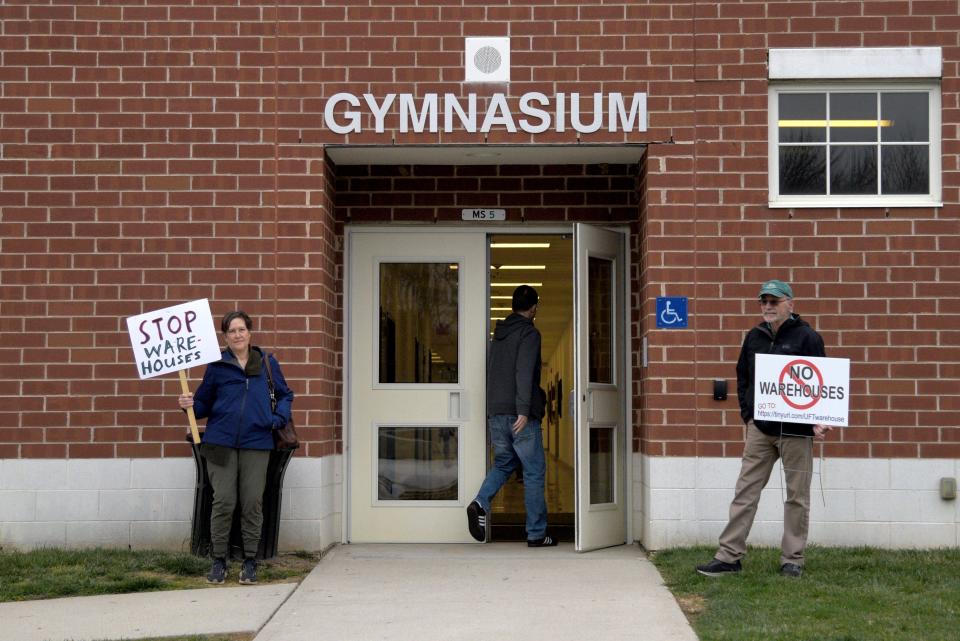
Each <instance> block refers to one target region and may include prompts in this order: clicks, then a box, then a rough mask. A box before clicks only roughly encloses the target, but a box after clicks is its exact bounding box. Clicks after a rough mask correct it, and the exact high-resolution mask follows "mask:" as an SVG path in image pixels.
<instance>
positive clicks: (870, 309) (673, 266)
mask: <svg viewBox="0 0 960 641" xmlns="http://www.w3.org/2000/svg"><path fill="white" fill-rule="evenodd" d="M958 9H960V6H958V3H957V2H698V3H696V5H695V6H691V3H686V2H685V3H680V2H676V3H656V4H655V5H654V4H653V3H651V5H650V6H642V7H641V6H638V7H635V8H634V9H633V10H632V15H636V16H637V17H638V18H639V19H640V24H641V25H642V26H640V28H639V32H640V33H642V34H645V35H644V36H643V39H644V41H645V42H647V43H648V45H649V46H651V47H652V48H653V49H655V50H656V51H655V52H651V59H652V61H654V62H656V63H658V64H661V63H664V62H666V61H668V60H671V61H675V63H677V64H680V65H682V66H681V67H679V68H678V67H676V66H675V67H674V68H673V69H674V71H675V73H674V75H673V76H672V78H670V79H669V80H658V81H654V82H651V83H650V85H649V91H650V96H651V98H650V108H651V111H652V112H653V113H651V116H650V122H651V123H653V124H654V125H655V128H653V129H652V130H651V135H652V137H654V138H659V139H663V138H665V137H666V136H667V134H668V133H669V134H670V135H672V136H673V137H674V139H675V140H676V141H678V142H679V143H680V144H677V145H675V146H672V147H671V146H659V145H658V146H653V147H651V151H650V157H649V159H648V162H647V167H648V174H647V187H648V192H647V194H646V197H647V204H648V206H647V218H646V219H645V221H644V230H645V231H644V234H645V236H644V238H645V242H646V246H645V249H646V252H645V254H644V263H643V265H642V267H641V270H642V272H641V274H640V280H641V282H642V287H643V288H644V289H643V292H644V294H643V296H642V303H643V311H644V314H643V316H644V319H645V322H644V323H643V331H647V332H648V337H649V341H650V360H651V365H650V367H649V368H648V370H647V371H646V372H637V370H635V375H636V376H638V377H639V380H641V386H642V392H641V395H640V399H639V406H640V407H639V418H635V422H636V423H637V424H642V425H643V428H642V429H641V430H640V434H639V438H640V440H641V443H640V447H641V449H642V450H643V451H645V452H647V453H650V454H653V455H659V454H666V455H671V454H675V455H688V456H690V455H702V456H719V455H727V456H730V455H737V454H739V453H740V452H741V451H742V440H743V428H742V425H741V422H740V417H739V414H738V412H737V404H736V400H735V398H734V396H735V395H734V394H731V395H730V397H729V398H728V400H727V401H725V402H717V401H714V400H713V399H712V385H711V380H712V379H713V378H725V379H727V380H728V381H729V382H730V385H731V391H732V390H733V389H734V387H733V384H734V381H735V372H734V363H735V362H736V358H737V354H738V352H739V346H740V342H741V340H742V338H743V334H744V332H745V331H746V330H747V329H748V328H749V327H750V326H751V325H752V324H755V323H756V322H758V320H759V318H758V316H759V314H758V310H757V308H756V304H755V303H754V299H755V296H756V291H757V289H758V285H759V283H760V282H762V281H764V280H766V279H768V278H774V277H775V278H782V279H784V280H787V281H790V282H791V283H793V285H794V292H795V293H796V295H797V302H796V311H797V313H800V314H801V315H802V316H803V317H805V318H807V319H808V320H810V321H811V323H812V324H813V325H814V326H815V327H817V328H818V329H819V330H820V331H821V333H822V334H823V336H824V339H825V341H826V344H827V352H828V354H829V355H831V356H838V357H848V358H850V359H851V360H852V366H851V375H852V378H853V382H852V392H853V397H852V399H851V410H852V413H851V427H850V428H847V429H844V430H842V431H841V432H840V433H839V434H837V433H836V432H835V433H834V434H833V435H831V438H830V443H829V444H828V445H827V446H826V447H825V448H824V450H823V451H824V453H825V455H827V456H856V457H918V456H919V457H946V458H956V457H958V456H960V429H958V427H957V426H958V425H960V396H958V394H960V385H958V379H960V364H958V361H960V347H958V345H960V333H958V332H957V331H956V329H955V328H956V327H958V326H960V323H958V321H960V318H958V313H960V259H958V254H957V248H958V246H960V236H958V234H960V225H958V217H960V209H958V200H960V173H958V153H960V144H958V135H957V134H958V124H960V110H958V102H957V90H958V88H960V83H958V75H957V72H958V62H960V47H958V45H960V41H958V34H960V28H958V27H960V18H958V13H960V12H958ZM651 14H655V15H656V17H655V18H650V19H646V17H649V16H651ZM680 17H682V18H683V19H676V18H680ZM671 18H673V19H671ZM838 46H842V47H870V46H874V47H875V46H900V47H904V46H941V47H943V58H944V65H943V68H944V77H943V83H942V91H943V95H942V99H943V128H942V136H943V157H942V163H943V173H942V177H943V186H944V189H943V199H944V207H943V208H938V209H934V208H924V209H889V210H885V209H881V208H876V209H797V210H784V209H769V208H768V207H767V206H766V201H767V161H766V156H767V132H766V125H767V118H766V103H767V82H766V67H765V62H766V52H767V50H768V49H769V48H778V47H838ZM661 128H663V129H661ZM667 293H669V294H670V295H675V296H681V295H682V296H689V297H690V304H691V321H692V323H693V325H692V326H693V327H694V328H695V329H694V331H692V332H676V331H656V330H652V331H651V328H653V326H654V323H653V319H652V313H653V311H654V297H655V296H657V295H664V294H667ZM691 373H692V374H693V376H691Z"/></svg>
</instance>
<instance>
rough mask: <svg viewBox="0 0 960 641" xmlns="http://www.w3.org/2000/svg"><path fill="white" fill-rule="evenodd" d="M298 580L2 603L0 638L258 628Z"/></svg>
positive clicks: (56, 640) (52, 640) (25, 640)
mask: <svg viewBox="0 0 960 641" xmlns="http://www.w3.org/2000/svg"><path fill="white" fill-rule="evenodd" d="M296 587H297V584H296V583H275V584H272V585H258V586H244V587H239V586H238V587H229V588H227V587H224V588H207V589H204V588H201V589H198V590H172V591H169V592H138V593H136V594H111V595H107V596H84V597H74V598H70V599H50V600H46V601H20V602H14V603H0V641H64V640H66V639H71V640H73V641H95V640H96V641H99V640H101V639H109V640H112V639H143V638H147V637H168V636H175V635H187V634H213V633H215V632H223V633H228V632H250V633H252V632H256V631H257V630H259V629H260V628H261V627H263V624H264V623H265V622H266V621H267V620H269V619H270V617H271V616H273V614H274V613H275V612H276V611H277V608H279V607H280V606H281V605H282V604H283V602H284V600H285V599H286V598H287V597H288V596H290V593H292V592H293V591H294V590H295V589H296Z"/></svg>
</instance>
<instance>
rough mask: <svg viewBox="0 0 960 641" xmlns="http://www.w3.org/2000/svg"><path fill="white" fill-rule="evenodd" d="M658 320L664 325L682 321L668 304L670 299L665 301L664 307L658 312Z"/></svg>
mask: <svg viewBox="0 0 960 641" xmlns="http://www.w3.org/2000/svg"><path fill="white" fill-rule="evenodd" d="M660 322H662V323H663V324H664V325H675V324H676V323H681V322H683V319H682V318H680V315H679V314H677V312H676V311H675V310H674V309H673V307H671V306H670V301H669V300H668V301H666V307H665V308H664V310H663V311H662V312H660Z"/></svg>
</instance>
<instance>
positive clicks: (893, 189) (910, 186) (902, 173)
mask: <svg viewBox="0 0 960 641" xmlns="http://www.w3.org/2000/svg"><path fill="white" fill-rule="evenodd" d="M881 153H882V154H883V164H882V165H881V169H880V173H881V177H880V179H881V184H882V187H883V192H882V193H884V194H928V193H930V154H929V148H928V147H927V146H926V145H884V146H883V148H882V151H881Z"/></svg>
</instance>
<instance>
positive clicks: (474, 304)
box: [345, 229, 487, 543]
mask: <svg viewBox="0 0 960 641" xmlns="http://www.w3.org/2000/svg"><path fill="white" fill-rule="evenodd" d="M348 239H349V241H348V243H349V244H348V252H349V259H348V261H349V262H348V269H349V274H348V282H349V285H348V291H347V297H348V301H347V306H346V307H347V311H348V320H347V322H348V323H349V333H348V337H349V339H348V345H347V350H348V354H349V357H348V363H347V378H346V380H347V387H348V389H347V397H348V406H347V407H348V409H347V430H346V435H345V443H346V450H347V451H346V455H347V456H346V461H347V481H348V497H349V498H348V501H349V506H348V510H347V518H348V528H347V539H348V540H349V541H350V542H383V543H387V542H394V543H406V542H417V543H429V542H450V543H452V542H470V541H473V539H472V538H471V537H470V534H469V532H468V531H467V523H466V511H465V508H466V506H467V503H468V502H469V501H470V500H471V499H472V498H473V496H474V494H475V493H476V491H477V489H478V488H479V486H480V483H481V482H482V481H483V475H484V473H485V469H484V455H483V454H484V447H485V442H486V441H485V433H486V427H485V412H484V385H485V376H484V368H485V345H486V332H487V329H486V320H485V316H486V311H487V310H486V308H485V305H484V292H485V290H486V286H487V275H486V269H487V265H486V263H487V259H486V243H485V235H484V234H482V233H463V232H459V233H458V232H453V231H451V232H446V231H443V230H438V231H434V232H429V233H423V232H409V233H408V232H405V231H396V230H389V231H387V230H373V229H364V230H351V231H350V232H349V233H348Z"/></svg>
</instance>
